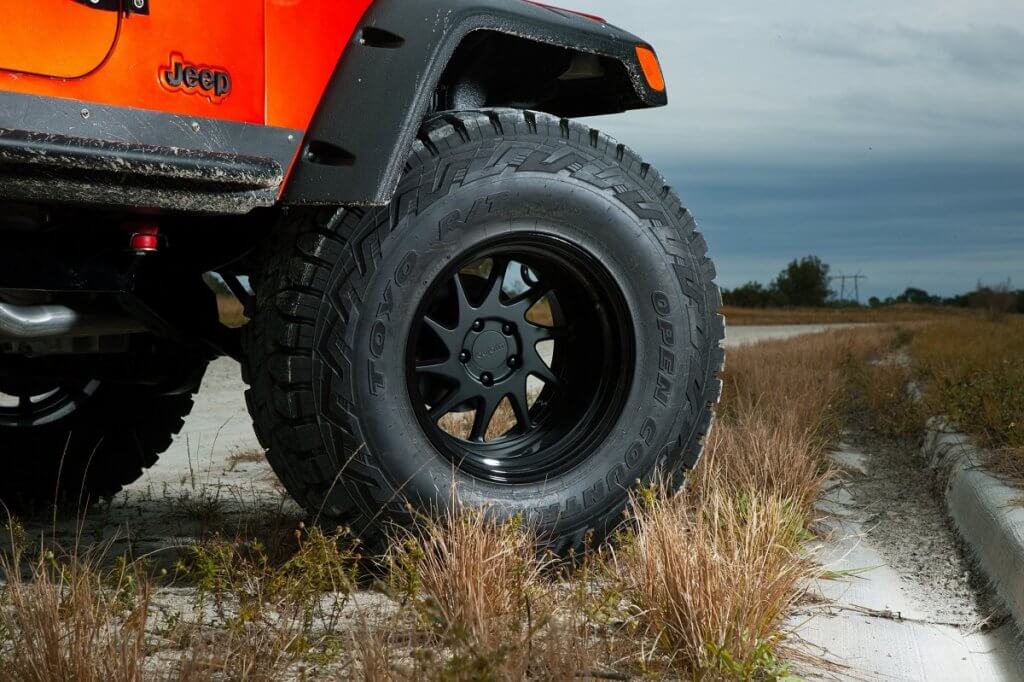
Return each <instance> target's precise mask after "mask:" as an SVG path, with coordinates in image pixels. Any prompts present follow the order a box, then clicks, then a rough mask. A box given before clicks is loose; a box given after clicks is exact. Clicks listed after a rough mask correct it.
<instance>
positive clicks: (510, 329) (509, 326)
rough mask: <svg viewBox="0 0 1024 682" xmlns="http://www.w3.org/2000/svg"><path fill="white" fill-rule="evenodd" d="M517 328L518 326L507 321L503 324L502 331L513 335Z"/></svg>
mask: <svg viewBox="0 0 1024 682" xmlns="http://www.w3.org/2000/svg"><path fill="white" fill-rule="evenodd" d="M515 330H516V328H515V327H513V326H512V323H511V322H506V323H505V324H503V325H501V331H503V332H504V333H505V336H512V332H514V331H515Z"/></svg>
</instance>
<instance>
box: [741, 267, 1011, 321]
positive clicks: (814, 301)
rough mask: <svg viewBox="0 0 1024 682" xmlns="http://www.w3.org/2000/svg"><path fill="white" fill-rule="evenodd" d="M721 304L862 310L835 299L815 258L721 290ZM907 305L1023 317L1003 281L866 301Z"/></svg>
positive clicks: (908, 292)
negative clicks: (763, 281) (956, 291)
mask: <svg viewBox="0 0 1024 682" xmlns="http://www.w3.org/2000/svg"><path fill="white" fill-rule="evenodd" d="M722 300H723V301H724V302H725V304H726V305H731V306H736V307H739V308H784V307H808V308H820V307H824V306H834V307H864V306H863V305H862V304H860V303H859V302H857V301H850V300H840V299H838V298H836V292H835V291H834V290H833V289H832V286H831V278H830V276H829V265H828V263H825V262H823V261H822V260H821V259H820V258H818V257H817V256H805V257H803V258H798V259H795V260H793V261H792V262H791V263H790V264H789V265H787V266H786V267H785V268H783V270H782V271H781V272H780V273H779V275H778V277H776V278H775V279H774V280H772V281H771V282H770V283H768V284H767V285H764V284H761V283H760V282H754V281H750V282H747V283H746V284H743V285H742V286H738V287H736V288H735V289H723V290H722ZM907 303H910V304H914V305H934V306H940V305H945V306H952V307H960V308H982V309H985V310H989V311H992V312H1017V313H1024V289H1016V290H1015V289H1013V288H1012V287H1011V285H1010V281H1009V280H1007V281H1006V282H1003V283H1001V284H995V285H989V284H983V283H981V282H978V285H977V287H976V288H975V289H974V290H973V291H969V292H966V293H963V294H958V295H956V296H947V297H942V296H935V295H932V294H929V293H928V292H927V291H925V290H924V289H919V288H916V287H907V289H906V290H905V291H904V292H903V293H902V294H900V295H898V296H889V297H887V298H885V299H881V298H879V297H877V296H872V297H871V298H869V299H868V306H870V307H872V308H880V307H883V306H891V305H898V304H907Z"/></svg>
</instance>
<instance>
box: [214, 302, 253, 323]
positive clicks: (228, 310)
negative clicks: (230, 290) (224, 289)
mask: <svg viewBox="0 0 1024 682" xmlns="http://www.w3.org/2000/svg"><path fill="white" fill-rule="evenodd" d="M217 312H218V314H219V315H220V323H221V324H223V325H224V326H226V327H231V328H232V329H235V328H238V327H243V326H245V325H246V324H248V323H249V318H247V317H246V316H245V309H244V307H243V306H242V303H241V301H239V300H238V299H237V298H235V297H234V296H218V297H217Z"/></svg>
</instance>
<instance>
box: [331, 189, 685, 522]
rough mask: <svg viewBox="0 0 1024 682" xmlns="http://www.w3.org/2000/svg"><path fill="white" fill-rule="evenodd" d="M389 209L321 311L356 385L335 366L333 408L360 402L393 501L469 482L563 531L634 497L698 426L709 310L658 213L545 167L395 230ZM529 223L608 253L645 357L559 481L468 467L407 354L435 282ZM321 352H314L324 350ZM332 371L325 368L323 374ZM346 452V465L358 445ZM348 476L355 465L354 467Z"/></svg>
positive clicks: (438, 496)
mask: <svg viewBox="0 0 1024 682" xmlns="http://www.w3.org/2000/svg"><path fill="white" fill-rule="evenodd" d="M383 213H384V214H385V215H384V216H383V217H382V216H379V215H376V214H372V213H371V214H368V215H367V218H366V219H365V220H364V221H363V222H362V226H363V227H362V228H361V229H360V234H359V235H357V237H356V239H355V241H354V243H352V248H353V258H355V259H360V258H361V259H362V267H361V268H359V267H358V266H357V269H360V270H361V271H364V272H363V273H362V276H361V277H358V278H356V277H352V276H351V268H352V264H351V263H348V264H339V265H338V266H337V267H336V272H335V276H334V277H333V278H332V282H331V285H330V287H329V289H328V296H327V298H326V300H327V303H326V304H325V307H324V308H322V310H321V315H320V316H319V320H318V325H317V330H316V335H317V343H316V346H317V347H318V348H324V347H326V346H331V345H334V347H335V348H337V347H339V346H340V347H343V348H345V349H346V350H345V354H346V355H347V358H346V363H345V364H346V366H347V368H348V371H349V376H348V377H347V380H346V381H345V382H344V383H345V384H347V387H346V388H345V389H344V390H339V386H340V385H341V383H342V382H339V381H338V380H337V377H334V378H333V379H332V380H330V381H327V382H326V384H325V385H324V386H323V388H324V390H321V391H316V392H315V394H316V395H317V396H318V397H319V399H320V400H321V401H322V403H321V404H320V405H319V406H318V407H319V409H320V412H321V414H323V413H324V412H325V411H326V412H327V413H330V411H331V410H332V409H333V408H334V407H336V406H338V405H346V404H347V403H348V402H349V401H351V402H352V403H353V404H352V405H351V406H349V407H348V409H346V410H345V411H346V413H347V414H348V415H351V416H352V418H354V419H355V420H356V422H357V425H356V428H355V429H354V431H355V432H356V436H357V437H361V439H362V441H363V447H364V448H365V452H364V454H363V458H364V459H366V458H368V459H369V462H370V465H371V466H373V467H375V468H378V469H379V471H380V473H381V474H383V478H384V479H385V480H386V481H387V482H388V483H389V485H390V486H391V488H392V490H393V491H394V494H395V495H397V496H398V498H399V499H398V500H389V502H392V503H395V502H400V503H401V504H404V502H405V501H406V500H407V501H409V502H410V503H411V504H412V505H413V506H415V507H418V508H424V507H427V508H430V507H436V506H439V505H440V506H443V505H446V504H447V503H448V502H449V501H450V500H452V499H455V498H456V493H455V492H454V491H453V486H456V487H457V499H458V500H459V501H460V502H461V503H463V504H470V505H474V506H482V505H486V506H492V507H494V508H495V509H496V510H498V511H499V513H500V514H501V515H503V516H504V515H513V514H522V515H523V516H524V517H526V518H528V519H530V520H531V521H532V522H534V523H536V524H538V525H539V526H540V528H541V529H542V530H546V531H555V530H556V528H557V532H559V533H564V532H565V531H566V529H571V528H575V527H578V526H584V525H587V524H589V523H592V522H593V519H594V518H595V517H596V516H597V515H602V514H604V515H607V514H608V512H609V511H610V510H617V509H621V508H622V507H623V506H625V504H626V502H627V499H628V492H627V491H628V489H629V488H630V487H631V486H632V485H633V483H634V482H636V481H637V480H640V481H644V482H649V481H651V480H652V477H653V476H654V474H655V472H656V469H657V468H658V466H659V462H660V461H662V460H664V459H665V458H666V457H667V456H668V453H669V451H670V450H671V449H672V448H673V447H677V448H678V447H679V446H680V443H681V439H685V438H686V437H688V436H689V434H688V433H683V431H684V430H686V429H690V428H692V427H693V425H692V424H689V420H688V419H687V418H686V415H687V414H688V413H689V409H688V405H687V396H686V393H687V385H688V382H690V381H693V380H694V377H691V376H690V373H691V372H692V371H693V370H692V369H691V368H692V367H693V366H694V363H693V362H692V359H693V356H692V354H693V353H694V352H695V349H694V348H693V345H692V343H691V340H692V338H693V333H692V329H691V324H693V323H694V320H695V318H696V314H695V311H694V310H692V308H691V306H692V305H693V304H692V302H691V301H690V299H689V298H688V297H687V296H686V295H685V294H684V291H683V287H682V285H681V282H680V276H679V275H678V274H677V271H676V269H675V268H674V267H673V265H674V260H675V258H674V257H673V256H670V255H669V254H668V253H666V251H665V249H664V248H663V245H662V244H661V243H660V241H659V239H658V237H657V236H656V235H655V234H654V232H653V231H652V229H651V228H650V227H649V226H648V225H647V224H646V222H647V221H644V220H642V219H640V218H639V217H637V216H636V215H635V213H633V212H631V211H629V210H628V209H627V208H626V207H625V206H623V205H622V204H621V203H620V202H618V201H616V200H615V199H614V196H613V195H611V194H608V193H605V192H602V191H600V190H598V189H596V188H595V187H593V186H591V185H588V184H586V183H584V182H581V181H579V180H576V179H574V178H572V177H569V176H561V175H558V176H553V175H551V174H544V173H514V174H511V175H506V176H501V177H498V178H493V177H492V178H485V179H481V180H478V181H475V182H474V181H466V182H464V183H463V184H462V185H461V186H459V187H457V188H455V189H453V190H452V192H451V193H449V194H447V195H446V196H444V197H442V198H440V199H438V200H437V201H435V202H434V203H433V204H431V205H430V206H429V207H428V208H426V209H423V210H421V211H420V212H419V213H418V214H408V215H406V216H405V217H404V218H402V219H400V220H398V221H397V224H396V225H395V226H394V229H390V230H388V229H387V227H389V225H385V226H384V227H382V225H381V223H382V222H384V223H385V224H386V223H388V222H389V221H388V220H387V216H386V213H387V212H386V211H385V212H383ZM517 234H524V235H525V234H529V235H537V234H547V235H550V236H552V237H555V238H558V239H562V240H564V241H568V242H570V243H572V244H574V245H576V246H577V247H578V248H580V249H581V250H583V251H584V252H586V253H587V254H589V255H590V256H591V257H592V258H593V259H594V260H596V261H597V262H598V263H601V264H603V266H604V267H605V268H606V269H607V271H608V273H609V274H610V275H611V278H612V280H613V281H615V282H616V283H617V284H618V286H619V288H620V290H621V294H622V297H623V299H624V301H625V304H626V309H627V311H628V313H627V314H628V316H629V318H630V319H631V322H632V335H633V339H634V347H635V360H636V362H635V367H634V369H633V372H632V381H631V384H630V387H629V392H628V397H627V398H626V400H625V402H624V404H623V407H622V411H621V413H620V416H619V418H618V420H617V423H616V424H615V425H614V426H613V427H612V429H611V430H610V432H609V434H608V436H607V437H606V438H605V440H604V442H603V443H602V444H601V445H600V446H599V447H598V448H597V449H596V450H595V451H594V452H593V453H592V454H591V455H590V456H589V457H588V458H587V459H585V460H584V461H583V462H582V463H581V464H580V465H578V466H577V467H575V468H574V469H572V470H570V471H568V472H566V473H564V474H562V475H560V476H557V477H554V478H550V479H548V480H546V481H542V482H539V483H532V484H522V485H503V484H497V483H492V482H488V481H483V480H479V479H475V478H470V477H468V476H466V475H464V474H462V473H461V472H460V471H458V470H457V469H456V468H455V467H453V465H452V463H451V462H450V461H449V460H448V459H446V458H445V457H444V456H442V455H441V454H440V453H439V452H438V451H437V450H436V448H435V447H434V446H433V444H432V443H431V441H430V440H429V439H428V437H427V435H426V434H425V433H424V432H423V428H422V426H421V424H420V422H419V420H418V418H417V416H416V412H415V410H414V408H413V404H412V398H411V397H410V395H409V391H408V389H407V378H406V371H407V370H406V358H407V343H408V340H409V338H410V334H411V332H412V329H413V325H414V324H416V323H418V320H417V312H418V310H419V305H420V302H421V301H422V299H423V297H424V296H425V295H426V293H427V291H428V290H429V289H430V287H431V286H432V285H433V283H434V282H435V281H437V279H438V278H439V277H440V276H441V275H442V274H443V273H444V272H445V271H446V270H447V269H449V268H450V267H451V265H452V263H453V262H455V261H457V260H459V259H460V258H461V257H462V256H463V255H464V254H466V253H468V252H469V251H473V250H476V249H478V248H480V247H481V246H482V245H484V244H486V243H488V242H490V241H493V240H498V239H501V238H505V237H509V236H515V235H517ZM381 235H384V236H383V237H382V236H381ZM346 273H347V274H348V276H345V275H346ZM331 301H334V302H338V301H346V302H351V303H350V304H349V307H348V308H347V311H346V313H347V317H348V323H347V324H346V325H344V326H341V325H336V324H333V323H332V320H333V318H336V317H337V313H336V312H335V311H336V310H337V307H338V304H337V303H334V304H332V303H331ZM339 328H341V329H344V332H343V333H344V335H345V338H344V341H343V343H341V344H337V343H336V342H337V340H332V339H331V338H330V335H331V333H332V330H334V329H339ZM315 357H316V359H315V360H314V363H315V364H316V363H317V362H322V358H321V357H319V356H315ZM330 374H331V373H330V372H329V371H328V370H326V368H322V367H321V368H314V376H319V377H325V376H328V375H330ZM342 394H344V395H342ZM336 454H337V458H338V460H339V466H340V461H342V460H343V458H344V456H345V455H344V453H336ZM340 476H341V477H342V479H344V477H345V476H346V474H345V471H344V467H342V472H341V473H340ZM390 506H392V507H394V508H397V507H399V506H400V504H391V505H390ZM365 511H370V510H365Z"/></svg>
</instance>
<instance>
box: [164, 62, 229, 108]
mask: <svg viewBox="0 0 1024 682" xmlns="http://www.w3.org/2000/svg"><path fill="white" fill-rule="evenodd" d="M159 78H160V85H162V86H163V87H164V88H165V89H167V90H170V91H172V92H185V93H187V94H190V95H200V96H203V97H206V98H207V99H208V100H210V102H212V103H213V104H219V103H220V102H221V101H222V100H223V99H224V98H225V97H227V96H228V95H229V94H230V93H231V75H230V74H228V72H227V70H225V69H218V68H216V67H212V66H197V65H195V64H189V63H188V62H186V61H185V58H184V57H182V56H181V55H180V54H178V53H176V52H175V53H172V54H171V63H170V65H169V66H165V67H161V68H160V73H159Z"/></svg>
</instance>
